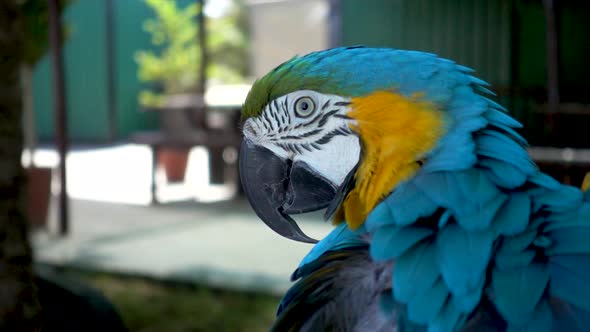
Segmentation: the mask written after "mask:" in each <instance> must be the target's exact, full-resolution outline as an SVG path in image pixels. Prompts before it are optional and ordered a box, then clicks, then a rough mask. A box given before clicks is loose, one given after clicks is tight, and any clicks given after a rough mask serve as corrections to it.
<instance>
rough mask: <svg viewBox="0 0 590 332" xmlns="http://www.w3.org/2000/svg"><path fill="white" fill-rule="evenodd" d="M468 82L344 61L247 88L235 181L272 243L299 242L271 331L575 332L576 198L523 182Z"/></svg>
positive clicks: (585, 265) (420, 67)
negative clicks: (318, 236) (312, 226)
mask: <svg viewBox="0 0 590 332" xmlns="http://www.w3.org/2000/svg"><path fill="white" fill-rule="evenodd" d="M472 72H473V71H472V70H471V69H469V68H466V67H464V66H461V65H458V64H456V63H454V62H452V61H450V60H446V59H442V58H439V57H437V56H435V55H433V54H427V53H422V52H415V51H404V50H393V49H385V48H365V47H347V48H336V49H331V50H327V51H321V52H315V53H311V54H308V55H306V56H303V57H295V58H293V59H291V60H289V61H287V62H285V63H283V64H282V65H280V66H278V67H277V68H275V69H274V70H272V71H271V72H270V73H268V74H267V75H266V76H264V77H262V78H260V79H259V80H258V81H256V82H255V83H254V85H253V86H252V89H251V91H250V93H249V95H248V97H247V99H246V102H245V104H244V107H243V117H244V118H245V119H246V120H245V122H244V125H243V133H244V142H243V144H242V147H241V151H240V175H241V179H242V184H243V186H244V190H245V193H246V195H247V197H248V199H249V201H250V204H251V205H252V207H253V209H254V210H255V212H256V213H257V214H258V216H259V217H260V218H261V219H262V220H263V221H264V222H265V223H266V224H267V225H268V226H269V227H270V228H272V229H273V230H274V231H276V232H277V233H279V234H280V235H282V236H285V237H287V238H289V239H293V240H296V241H304V242H314V240H313V239H311V238H309V237H308V236H306V235H305V234H304V233H303V232H302V231H301V229H300V228H299V227H297V224H296V223H295V221H294V220H293V219H292V218H291V217H290V215H292V214H298V213H304V212H309V211H315V210H320V209H326V210H325V211H326V212H325V217H326V218H327V219H332V220H333V221H334V223H335V225H336V226H335V228H334V230H333V231H332V232H331V233H330V234H329V235H327V236H326V237H325V238H324V239H322V240H321V241H320V242H319V243H317V244H316V245H315V246H314V247H313V249H312V250H311V252H310V253H309V254H308V255H307V256H306V257H305V258H304V259H303V261H302V262H301V264H300V266H299V267H298V268H297V270H296V271H295V272H294V273H293V276H292V278H293V280H298V281H297V283H296V284H294V286H293V287H292V288H291V289H290V290H289V291H288V292H287V294H286V295H285V297H284V298H283V300H282V302H281V304H280V306H279V310H278V317H277V320H276V322H275V325H274V326H273V330H275V331H441V332H442V331H535V332H542V331H556V332H557V331H580V332H581V331H590V193H589V192H585V193H584V192H583V191H581V190H579V189H577V188H574V187H571V186H566V185H562V184H560V183H558V182H557V181H555V180H554V179H553V178H551V177H549V176H547V175H545V174H543V173H542V172H540V171H539V169H538V168H537V166H536V165H535V163H534V162H533V161H532V160H531V158H530V157H529V155H528V154H527V151H526V150H525V146H526V141H525V140H524V139H523V138H522V137H521V136H520V135H519V134H518V133H517V132H516V129H517V128H519V127H521V125H520V124H519V123H518V122H517V121H515V120H514V119H513V118H511V117H510V116H509V115H508V114H507V113H506V112H505V109H504V108H503V107H502V106H501V105H499V104H497V103H496V102H494V101H492V100H491V99H489V98H488V96H489V95H491V94H492V93H491V92H490V91H489V90H488V89H487V88H486V86H488V84H487V83H486V82H484V81H482V80H480V79H478V78H476V77H475V76H472Z"/></svg>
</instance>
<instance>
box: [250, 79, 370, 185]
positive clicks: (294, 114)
mask: <svg viewBox="0 0 590 332" xmlns="http://www.w3.org/2000/svg"><path fill="white" fill-rule="evenodd" d="M349 105H350V99H349V98H344V97H341V96H337V95H328V94H321V93H318V92H315V91H311V90H300V91H295V92H292V93H290V94H287V95H284V96H282V97H279V98H276V99H275V100H273V101H271V102H269V103H268V104H267V105H266V106H265V107H264V109H263V111H262V114H261V115H259V116H258V117H256V118H250V119H248V120H247V121H246V122H245V123H244V136H245V137H246V138H247V139H248V140H250V141H252V142H253V143H255V144H258V145H261V146H264V147H265V148H267V149H269V150H271V151H273V152H274V153H275V154H276V155H277V156H279V157H281V158H284V159H290V160H292V161H294V162H295V161H303V162H305V163H307V164H308V165H309V166H310V167H311V168H312V169H313V170H315V171H316V172H317V173H318V174H319V175H321V176H322V177H324V178H325V179H327V180H329V181H331V182H332V183H333V184H334V185H335V186H339V185H340V184H342V182H343V181H344V178H345V177H346V175H347V174H348V173H349V172H350V171H351V170H352V169H353V167H354V166H355V165H356V164H357V163H358V161H359V158H360V149H361V147H360V140H359V137H358V136H357V135H356V134H355V133H353V132H352V131H351V130H350V127H349V125H350V124H353V123H354V120H353V119H351V118H349V117H347V116H346V113H347V112H348V111H349Z"/></svg>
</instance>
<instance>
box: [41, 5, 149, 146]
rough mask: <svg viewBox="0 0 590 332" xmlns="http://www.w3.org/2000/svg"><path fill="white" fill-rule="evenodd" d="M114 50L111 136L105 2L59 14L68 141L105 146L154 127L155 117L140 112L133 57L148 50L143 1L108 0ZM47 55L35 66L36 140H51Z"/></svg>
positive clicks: (146, 11)
mask: <svg viewBox="0 0 590 332" xmlns="http://www.w3.org/2000/svg"><path fill="white" fill-rule="evenodd" d="M113 6H114V13H115V17H114V25H115V27H114V33H115V39H114V46H115V56H114V58H115V59H114V60H115V61H114V62H115V70H114V73H115V78H114V82H115V111H116V119H115V127H116V128H114V132H115V134H116V136H115V137H111V136H110V135H111V128H110V124H109V100H108V90H107V88H108V86H107V78H108V77H107V47H106V46H107V45H106V43H107V36H106V31H107V29H106V16H105V13H106V1H104V0H77V1H74V2H73V3H72V4H71V5H70V6H68V7H67V9H66V11H65V12H64V14H63V21H64V24H65V25H66V26H67V28H68V30H69V35H68V38H67V40H66V41H65V44H64V67H65V72H66V73H65V74H66V89H67V107H68V134H69V136H70V138H71V140H72V141H85V142H106V141H110V140H111V139H112V138H114V139H117V138H125V137H127V136H128V135H129V133H131V132H133V131H135V130H139V129H146V128H153V127H154V126H155V124H156V114H146V113H142V112H140V110H139V109H138V107H137V93H138V91H139V89H140V87H141V83H140V82H139V80H138V79H137V74H136V72H137V65H136V63H135V61H134V60H133V54H134V52H135V51H136V50H137V49H140V48H150V47H151V46H150V40H149V36H148V35H147V34H146V33H145V32H144V31H143V30H142V21H143V20H144V19H145V18H146V17H148V16H149V15H152V13H151V10H150V9H149V8H148V7H147V6H146V5H145V4H144V3H143V1H139V0H133V1H127V0H126V1H118V0H114V1H113ZM51 70H52V69H51V62H50V57H49V54H47V55H46V56H44V57H43V58H42V59H41V60H40V61H39V63H37V65H36V66H35V71H34V77H33V90H34V91H33V95H34V111H35V115H36V126H37V132H38V135H39V138H40V139H41V140H42V141H48V140H52V139H53V137H54V114H53V95H52V94H53V86H52V84H53V83H52V82H53V81H52V76H51Z"/></svg>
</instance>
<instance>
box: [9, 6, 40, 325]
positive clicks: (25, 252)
mask: <svg viewBox="0 0 590 332" xmlns="http://www.w3.org/2000/svg"><path fill="white" fill-rule="evenodd" d="M19 3H20V1H18V0H2V1H0V330H1V331H38V330H40V327H41V322H40V306H39V303H38V300H37V294H36V288H35V286H34V284H33V272H32V251H31V247H30V245H29V243H28V238H27V223H26V217H25V213H24V198H25V195H24V194H25V193H24V188H25V187H24V180H25V179H24V171H23V169H22V166H21V163H20V161H21V152H22V144H23V139H22V135H23V133H22V127H21V120H22V96H21V94H22V92H21V84H20V80H19V76H20V75H19V69H20V64H21V59H22V55H23V54H22V52H23V29H22V26H21V24H22V19H21V14H20V12H19V8H18V4H19Z"/></svg>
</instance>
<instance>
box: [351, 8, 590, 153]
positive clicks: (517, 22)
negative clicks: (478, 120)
mask: <svg viewBox="0 0 590 332" xmlns="http://www.w3.org/2000/svg"><path fill="white" fill-rule="evenodd" d="M340 5H341V15H342V23H341V24H342V34H341V36H342V37H341V38H342V44H344V45H355V44H364V45H371V46H388V47H394V48H404V49H416V50H422V51H427V52H433V53H436V54H438V55H440V56H443V57H448V58H451V59H453V60H455V61H457V62H459V63H461V64H464V65H467V66H469V67H471V68H474V69H476V71H477V72H476V75H478V76H479V77H481V78H483V79H485V80H487V81H488V82H490V83H491V84H492V85H493V86H492V89H493V90H495V91H496V92H497V93H498V95H499V99H500V101H501V102H502V103H503V104H505V105H506V106H507V107H508V108H509V109H510V110H511V112H512V113H513V114H515V116H516V117H517V118H519V120H521V121H522V122H524V124H525V127H526V130H525V131H524V134H525V136H527V138H529V140H531V142H532V143H533V144H538V145H562V146H564V145H567V146H584V147H590V141H588V140H580V139H579V134H578V135H573V134H572V133H585V132H587V130H588V126H590V106H588V105H589V104H590V93H588V92H590V83H589V78H590V65H589V64H588V59H590V39H589V38H588V36H589V35H590V19H589V18H588V13H590V1H574V0H570V1H555V6H556V8H555V11H554V14H555V17H556V21H557V41H558V72H559V92H560V103H561V104H560V108H559V112H558V114H557V115H554V116H553V117H554V120H555V123H556V125H555V127H553V128H550V129H549V128H548V126H547V125H546V124H545V122H546V120H547V116H546V113H543V112H542V107H540V106H539V105H542V104H544V103H547V92H546V84H547V68H548V65H547V58H546V44H545V43H546V35H545V33H546V26H545V21H546V17H545V15H546V13H545V10H544V7H543V1H541V0H363V1H357V0H341V1H340ZM549 130H550V131H551V132H548V131H549Z"/></svg>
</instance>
